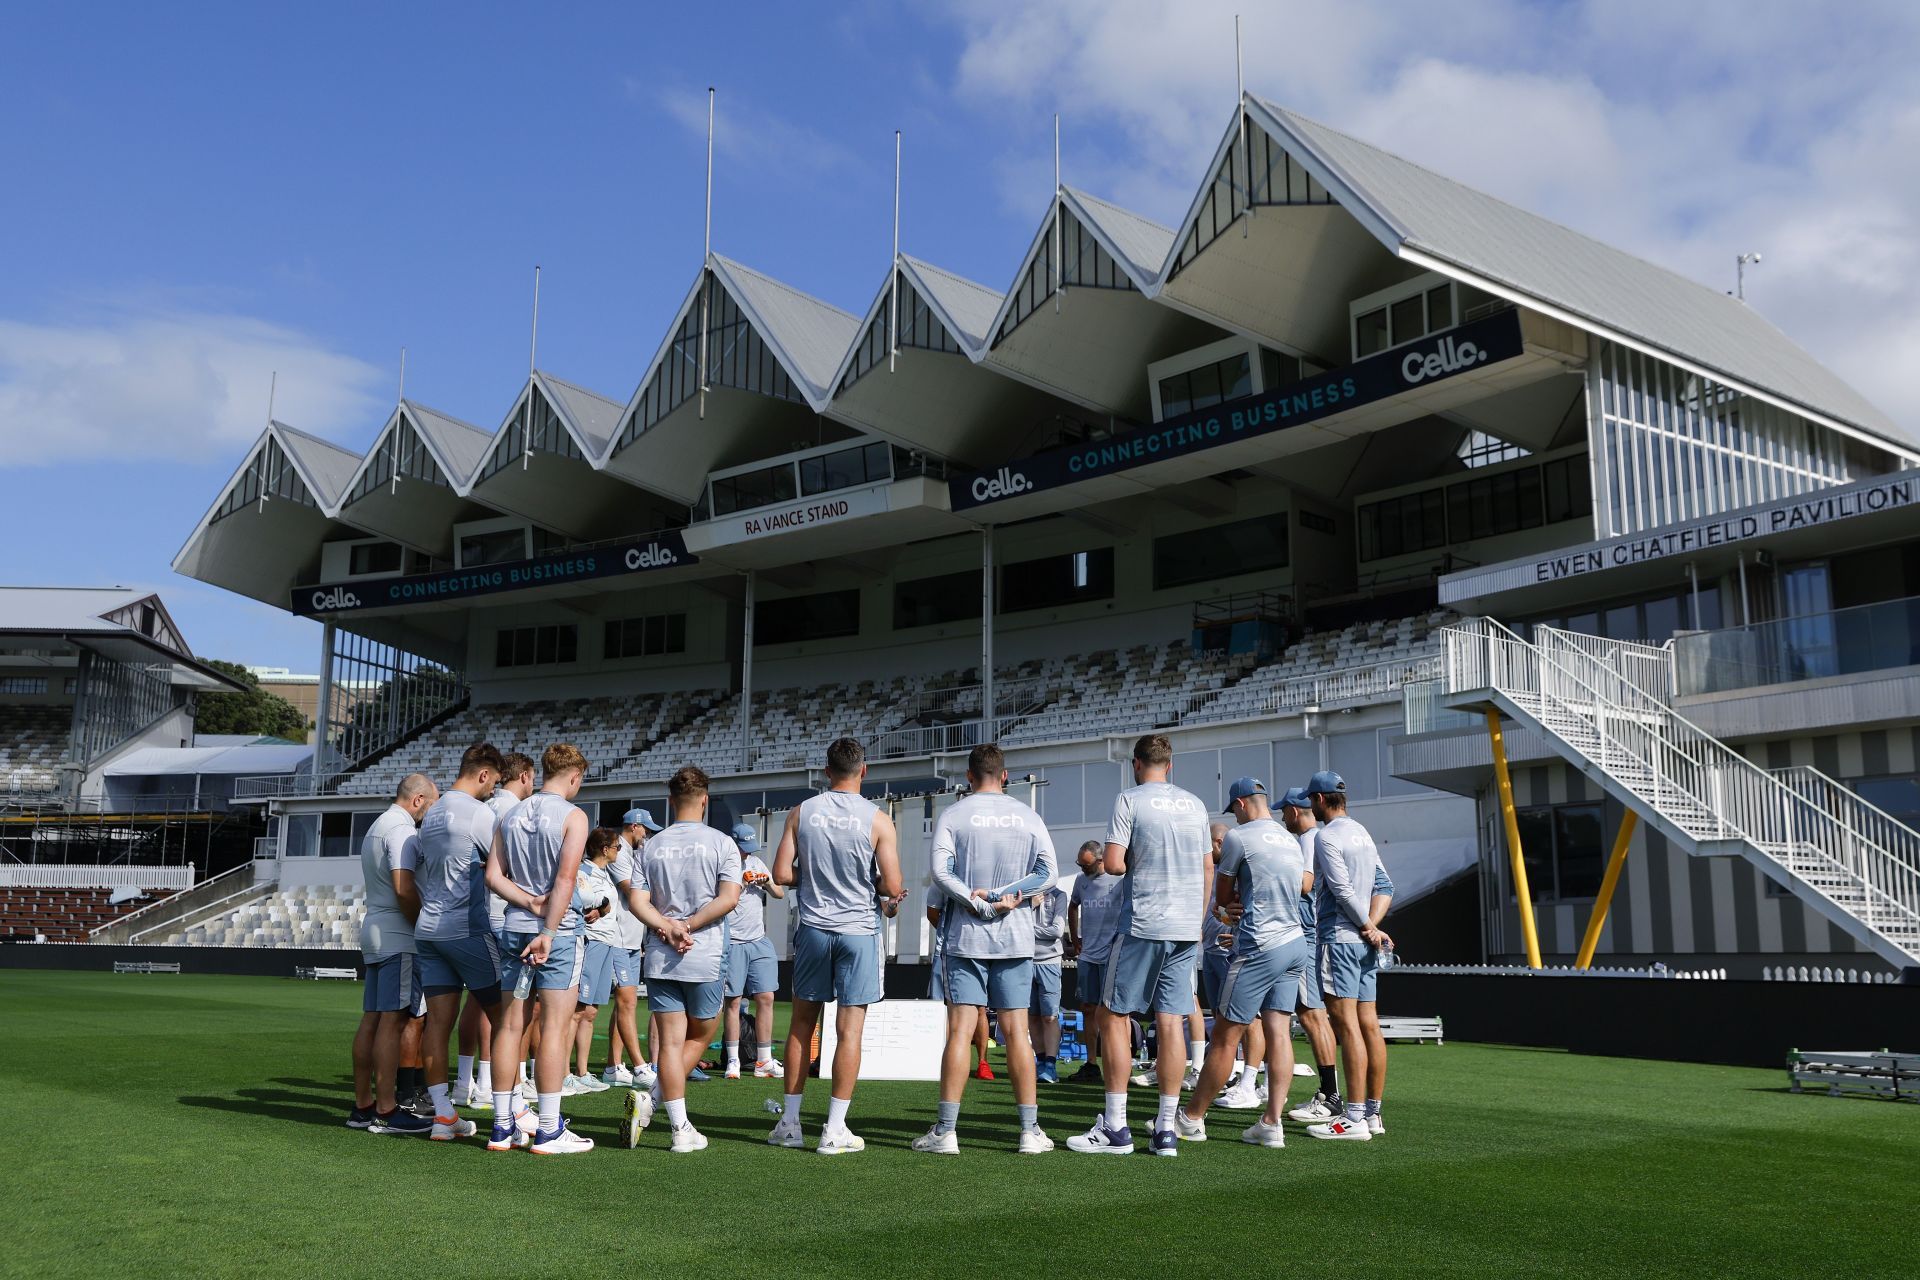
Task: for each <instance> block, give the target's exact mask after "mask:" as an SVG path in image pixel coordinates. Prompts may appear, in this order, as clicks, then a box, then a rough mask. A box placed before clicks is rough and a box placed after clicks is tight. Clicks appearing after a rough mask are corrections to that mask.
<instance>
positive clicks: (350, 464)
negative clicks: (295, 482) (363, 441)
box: [268, 422, 360, 511]
mask: <svg viewBox="0 0 1920 1280" xmlns="http://www.w3.org/2000/svg"><path fill="white" fill-rule="evenodd" d="M268 431H269V433H270V434H277V435H278V436H279V438H280V447H281V448H282V449H284V450H286V453H287V457H288V458H290V459H292V461H293V465H294V466H295V467H297V468H298V469H299V471H300V475H301V478H302V479H304V480H305V481H306V482H307V487H308V488H309V489H312V490H313V496H314V498H315V499H316V500H317V501H318V502H319V503H320V506H321V509H322V510H326V511H331V510H332V509H333V504H334V503H336V502H338V501H339V500H340V498H341V496H342V495H344V494H345V493H346V491H347V486H348V485H350V484H352V483H353V473H354V472H356V471H358V470H359V469H360V455H359V454H357V453H355V452H353V451H352V450H351V449H343V448H341V447H340V446H339V445H337V444H335V443H333V442H332V441H331V440H322V439H321V438H320V437H319V436H316V435H309V434H308V433H307V432H305V431H302V430H300V429H299V428H298V427H290V426H288V425H287V424H286V423H284V422H274V423H273V424H272V425H271V426H269V427H268Z"/></svg>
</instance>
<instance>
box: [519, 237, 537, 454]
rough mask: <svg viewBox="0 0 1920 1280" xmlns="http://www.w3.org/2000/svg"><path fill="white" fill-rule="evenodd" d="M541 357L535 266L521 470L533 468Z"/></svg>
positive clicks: (521, 424)
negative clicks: (535, 382)
mask: <svg viewBox="0 0 1920 1280" xmlns="http://www.w3.org/2000/svg"><path fill="white" fill-rule="evenodd" d="M539 355H540V264H539V263H537V262H536V263H534V264H533V332H532V334H531V335H530V336H529V337H528V339H527V404H526V408H525V410H524V411H523V413H522V416H521V418H520V469H521V470H522V471H526V470H528V469H529V468H530V467H532V466H533V375H534V372H535V371H536V370H537V369H538V368H539Z"/></svg>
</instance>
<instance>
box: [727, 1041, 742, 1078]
mask: <svg viewBox="0 0 1920 1280" xmlns="http://www.w3.org/2000/svg"><path fill="white" fill-rule="evenodd" d="M739 1069H740V1042H739V1041H738V1040H729V1041H727V1070H729V1071H738V1070H739Z"/></svg>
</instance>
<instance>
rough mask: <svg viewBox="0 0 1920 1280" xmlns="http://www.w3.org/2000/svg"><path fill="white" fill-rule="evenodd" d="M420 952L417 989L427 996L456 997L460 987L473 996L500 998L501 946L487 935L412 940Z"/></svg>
mask: <svg viewBox="0 0 1920 1280" xmlns="http://www.w3.org/2000/svg"><path fill="white" fill-rule="evenodd" d="M413 945H414V946H415V947H416V948H418V950H419V952H420V956H419V959H420V985H421V987H423V988H424V989H425V990H426V993H427V994H428V995H430V996H445V995H458V994H459V993H460V989H461V988H462V987H464V988H466V989H467V990H468V991H472V992H474V993H476V994H482V995H484V994H485V993H486V992H488V991H491V992H493V994H494V998H495V999H498V998H499V996H500V944H499V943H498V942H495V941H494V940H493V935H492V934H490V933H482V934H476V935H475V936H473V937H470V938H444V939H442V938H415V939H414V942H413Z"/></svg>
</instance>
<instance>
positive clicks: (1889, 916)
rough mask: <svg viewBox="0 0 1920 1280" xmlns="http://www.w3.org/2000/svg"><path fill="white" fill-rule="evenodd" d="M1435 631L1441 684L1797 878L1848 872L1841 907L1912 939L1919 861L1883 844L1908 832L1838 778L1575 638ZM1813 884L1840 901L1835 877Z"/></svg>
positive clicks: (1480, 625)
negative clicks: (1753, 741) (1754, 754)
mask: <svg viewBox="0 0 1920 1280" xmlns="http://www.w3.org/2000/svg"><path fill="white" fill-rule="evenodd" d="M1556 634H1557V635H1565V634H1567V633H1564V632H1561V633H1556ZM1443 635H1444V637H1445V642H1446V647H1447V648H1446V652H1447V664H1446V665H1447V680H1448V689H1449V690H1450V691H1453V692H1462V691H1466V690H1471V689H1480V688H1484V689H1492V690H1497V691H1499V692H1501V693H1504V694H1506V695H1507V696H1508V697H1509V698H1511V699H1512V700H1513V701H1514V702H1515V703H1516V704H1517V705H1519V706H1521V707H1523V708H1525V709H1527V710H1528V711H1530V712H1532V713H1533V714H1535V715H1537V716H1538V718H1539V720H1540V723H1541V725H1542V727H1544V728H1545V729H1546V730H1547V731H1548V732H1550V733H1552V734H1554V735H1555V736H1557V737H1559V738H1561V740H1562V741H1565V742H1567V743H1568V744H1569V745H1570V746H1572V747H1573V748H1574V749H1575V750H1576V751H1578V752H1579V753H1581V754H1582V755H1585V756H1586V757H1587V758H1588V759H1591V760H1593V761H1595V762H1596V763H1597V764H1599V765H1600V767H1601V769H1602V770H1603V771H1605V772H1607V773H1608V774H1610V775H1611V776H1613V777H1615V778H1617V779H1618V780H1619V781H1620V782H1621V783H1622V784H1624V785H1625V786H1626V787H1627V788H1628V790H1630V791H1632V792H1633V793H1634V794H1636V795H1638V796H1640V797H1641V798H1642V799H1643V800H1646V801H1647V802H1648V803H1650V804H1651V805H1652V806H1653V808H1654V809H1655V810H1656V811H1658V812H1660V813H1661V814H1662V815H1663V816H1665V817H1667V818H1668V819H1669V820H1670V821H1672V822H1673V823H1674V824H1675V825H1676V826H1678V827H1679V828H1681V829H1682V830H1684V831H1686V832H1687V833H1688V834H1689V835H1692V836H1693V837H1694V838H1695V839H1701V840H1705V839H1740V840H1744V841H1745V842H1746V843H1748V844H1749V845H1751V846H1753V847H1754V848H1755V849H1757V850H1759V851H1760V852H1762V853H1763V854H1765V855H1766V856H1768V857H1769V858H1771V859H1773V860H1775V861H1777V862H1779V863H1781V864H1782V865H1783V866H1786V867H1787V868H1788V869H1789V870H1791V871H1792V872H1793V873H1794V874H1795V875H1796V876H1799V877H1801V878H1802V879H1806V878H1807V877H1808V876H1809V875H1818V874H1821V873H1824V874H1825V875H1826V876H1828V877H1833V876H1835V875H1837V876H1838V877H1839V878H1841V879H1843V880H1846V881H1850V882H1851V887H1852V888H1854V889H1855V890H1856V892H1857V895H1858V898H1859V901H1858V902H1857V903H1853V902H1849V903H1846V904H1845V905H1846V907H1847V909H1848V910H1849V911H1850V912H1851V913H1852V914H1853V915H1854V916H1855V917H1857V918H1858V919H1860V920H1862V921H1863V922H1865V923H1866V924H1867V925H1868V926H1869V927H1871V928H1874V929H1876V930H1881V931H1883V932H1897V933H1899V934H1900V935H1901V936H1902V937H1903V938H1904V939H1905V940H1906V943H1907V945H1908V946H1911V945H1912V942H1913V939H1914V935H1915V931H1916V930H1920V869H1917V868H1916V864H1915V863H1913V862H1909V861H1907V860H1905V859H1903V858H1902V857H1901V856H1900V855H1899V854H1897V853H1895V852H1894V851H1893V849H1894V848H1901V847H1902V846H1903V845H1904V844H1905V843H1906V842H1905V841H1903V840H1901V839H1899V838H1898V837H1897V833H1895V832H1893V831H1891V830H1889V829H1888V828H1887V827H1886V826H1885V825H1884V824H1876V823H1874V822H1870V821H1863V820H1862V819H1864V818H1865V817H1867V816H1868V815H1865V814H1862V813H1861V812H1860V811H1859V809H1857V808H1856V807H1855V806H1854V805H1851V804H1849V803H1848V802H1846V801H1845V800H1844V799H1842V798H1841V797H1840V796H1838V795H1837V794H1835V792H1836V790H1844V789H1842V788H1839V787H1838V784H1837V783H1833V782H1832V780H1831V779H1826V778H1824V776H1822V778H1821V779H1820V782H1819V783H1816V782H1815V781H1814V780H1812V779H1810V778H1806V777H1802V778H1800V779H1798V785H1795V786H1789V785H1788V782H1787V780H1786V779H1783V778H1781V777H1779V776H1776V775H1775V774H1773V773H1770V772H1768V771H1767V770H1764V769H1762V768H1760V767H1759V766H1758V765H1756V764H1754V763H1753V762H1752V761H1750V760H1748V759H1747V758H1746V757H1745V756H1743V755H1741V754H1740V753H1738V752H1736V751H1734V750H1733V749H1732V748H1731V747H1728V746H1727V745H1726V744H1725V743H1723V742H1721V741H1720V740H1719V739H1718V738H1715V737H1713V736H1712V735H1711V734H1708V733H1707V732H1705V731H1704V730H1702V729H1700V728H1699V727H1698V726H1697V725H1695V724H1693V723H1692V722H1690V721H1688V720H1687V719H1686V718H1685V717H1683V716H1681V715H1679V714H1678V713H1677V712H1675V711H1674V710H1673V709H1672V708H1671V707H1670V706H1667V705H1665V704H1664V703H1663V702H1661V701H1660V699H1658V698H1657V697H1655V696H1654V695H1653V694H1650V693H1648V692H1647V691H1646V690H1645V689H1643V688H1641V687H1640V686H1639V685H1638V684H1636V683H1634V682H1633V681H1631V680H1629V679H1628V678H1627V677H1625V676H1623V675H1622V674H1620V672H1619V671H1618V670H1616V669H1614V668H1613V667H1612V666H1610V665H1608V664H1606V663H1605V662H1603V661H1601V660H1600V658H1599V657H1598V656H1597V655H1595V654H1593V653H1591V652H1589V651H1587V650H1586V648H1585V647H1584V646H1572V645H1563V646H1558V647H1556V648H1555V650H1554V651H1553V652H1552V653H1548V652H1545V651H1543V649H1542V648H1540V647H1537V646H1535V645H1532V644H1529V643H1528V642H1527V641H1525V640H1523V639H1521V638H1520V637H1519V636H1517V635H1515V634H1514V633H1513V632H1511V631H1509V630H1508V629H1507V628H1505V627H1503V626H1501V625H1500V624H1499V623H1498V622H1495V621H1494V620H1492V619H1490V618H1476V619H1470V620H1468V621H1466V622H1462V623H1459V624H1455V625H1453V626H1450V627H1447V628H1445V629H1444V631H1443ZM1582 729H1584V730H1585V731H1586V732H1585V733H1580V734H1579V736H1575V734H1576V733H1578V731H1579V730H1582ZM1589 735H1590V739H1589V740H1587V741H1582V740H1581V739H1582V738H1586V737H1588V736H1589ZM1807 772H1808V773H1812V772H1814V771H1811V770H1809V771H1807ZM1823 784H1824V785H1823ZM1856 799H1857V798H1856ZM1859 804H1860V805H1863V806H1864V805H1865V802H1864V801H1860V802H1859ZM1865 807H1866V808H1869V809H1870V808H1871V806H1865ZM1874 812H1875V813H1878V811H1877V810H1875V811H1874ZM1880 817H1881V818H1882V819H1884V823H1891V824H1892V825H1893V826H1895V827H1897V826H1898V825H1899V824H1897V823H1893V820H1892V819H1891V818H1887V817H1886V815H1884V814H1882V815H1880ZM1876 837H1878V838H1876ZM1917 839H1920V837H1917ZM1883 841H1885V842H1887V843H1883ZM1889 844H1891V845H1892V848H1890V847H1889ZM1917 856H1920V855H1917ZM1820 887H1821V889H1822V891H1823V892H1827V894H1828V896H1829V897H1832V898H1834V900H1835V901H1839V898H1838V897H1836V896H1835V895H1834V894H1833V893H1832V892H1831V891H1830V890H1831V889H1832V888H1833V886H1830V885H1827V886H1820Z"/></svg>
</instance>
